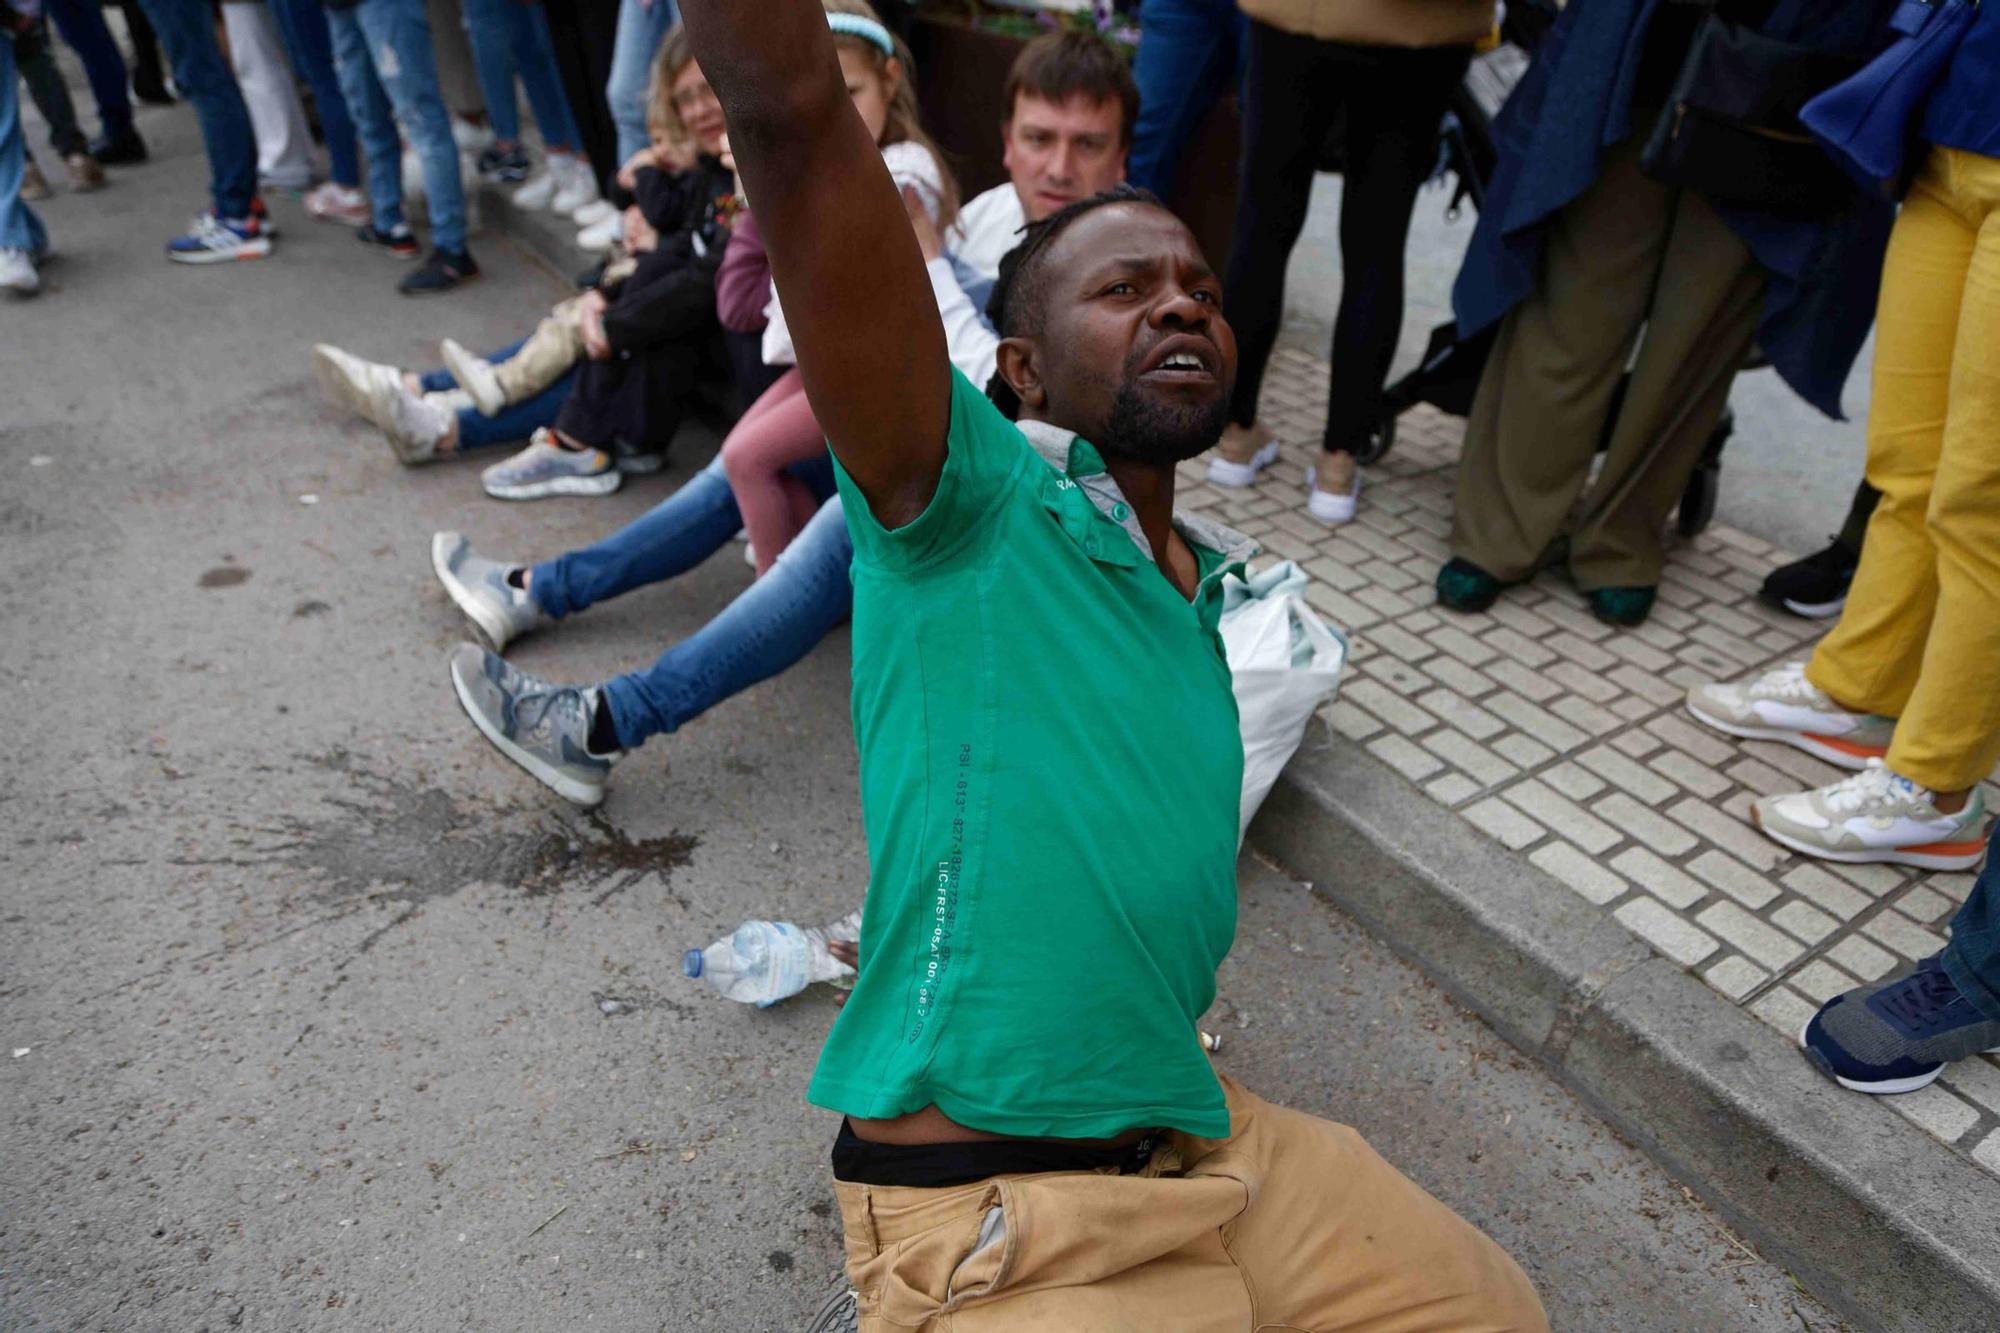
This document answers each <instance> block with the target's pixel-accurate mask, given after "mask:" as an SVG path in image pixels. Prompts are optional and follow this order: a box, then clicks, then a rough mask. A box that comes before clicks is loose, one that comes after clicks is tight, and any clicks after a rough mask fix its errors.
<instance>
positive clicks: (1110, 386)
mask: <svg viewBox="0 0 2000 1333" xmlns="http://www.w3.org/2000/svg"><path fill="white" fill-rule="evenodd" d="M1042 264H1043V267H1042V269H1041V271H1040V272H1039V274H1038V275H1037V279H1038V282H1039V285H1040V290H1041V294H1042V327H1041V330H1040V332H1039V334H1038V335H1037V336H1036V337H1034V338H1033V339H1031V340H1026V341H1029V342H1030V343H1031V344H1032V346H1031V350H1030V352H1029V355H1028V358H1027V364H1026V369H1027V373H1029V374H1030V375H1032V377H1033V379H1034V380H1035V384H1036V389H1037V390H1038V392H1037V394H1036V395H1035V397H1034V398H1031V397H1030V395H1028V394H1023V395H1022V397H1023V401H1024V404H1026V405H1027V406H1028V408H1029V410H1030V411H1031V412H1032V414H1033V415H1034V416H1036V417H1040V418H1042V419H1043V420H1046V421H1050V422H1053V423H1055V424H1057V425H1060V426H1063V427H1065V428H1067V429H1070V430H1074V431H1077V432H1078V433H1079V434H1081V435H1082V436H1083V437H1084V438H1085V439H1087V440H1089V441H1090V442H1091V443H1092V444H1094V445H1096V446H1097V447H1098V448H1099V449H1100V450H1102V451H1103V452H1104V453H1105V454H1107V455H1118V456H1122V457H1126V458H1131V459H1135V460H1137V461H1140V462H1145V463H1152V464H1160V465H1172V464H1173V463H1177V462H1179V461H1180V460H1182V459H1184V458H1193V457H1194V456H1195V455H1196V454H1199V453H1200V452H1202V451H1203V450H1204V449H1207V448H1208V447H1209V446H1211V445H1213V444H1214V443H1215V441H1216V439H1217V438H1218V437H1219V436H1220V435H1221V434H1222V427H1223V425H1224V424H1225V422H1226V421H1227V420H1228V416H1229V391H1230V387H1231V386H1232V385H1233V384H1234V382H1235V379H1236V335H1235V334H1233V333H1232V332H1230V329H1229V324H1228V321H1226V320H1225V319H1223V317H1222V285H1221V284H1220V283H1219V282H1217V281H1216V278H1215V274H1214V272H1213V271H1212V270H1210V268H1209V266H1208V261H1207V260H1206V259H1204V258H1203V257H1202V253H1201V247H1200V246H1199V245H1198V244H1197V243H1196V242H1195V239H1194V236H1193V234H1192V233H1191V232H1189V231H1188V229H1187V228H1186V226H1184V225H1183V224H1182V223H1181V221H1180V219H1179V218H1176V217H1175V216H1174V215H1173V214H1171V213H1169V212H1167V211H1166V210H1165V209H1162V208H1155V207H1152V206H1150V205H1146V204H1111V205H1107V206H1105V207H1102V208H1098V209H1096V210H1094V211H1092V212H1089V213H1086V214H1084V215H1083V216H1082V217H1080V218H1078V219H1077V220H1076V221H1075V222H1072V223H1071V224H1070V225H1069V227H1068V229H1067V230H1065V231H1064V232H1063V233H1062V234H1061V235H1060V236H1058V237H1056V239H1055V240H1054V241H1053V242H1052V243H1051V245H1050V247H1049V250H1048V252H1047V253H1046V254H1045V255H1044V256H1043V257H1042ZM1008 360H1009V361H1012V360H1013V358H1011V357H1010V358H1008ZM1010 378H1012V377H1011V376H1010ZM1016 387H1017V389H1018V387H1019V386H1018V385H1017V386H1016Z"/></svg>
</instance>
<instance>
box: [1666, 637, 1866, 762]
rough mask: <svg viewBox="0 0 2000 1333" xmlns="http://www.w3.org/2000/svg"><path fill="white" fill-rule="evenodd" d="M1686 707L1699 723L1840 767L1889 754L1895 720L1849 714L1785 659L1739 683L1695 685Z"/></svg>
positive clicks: (1801, 667)
mask: <svg viewBox="0 0 2000 1333" xmlns="http://www.w3.org/2000/svg"><path fill="white" fill-rule="evenodd" d="M1687 710H1688V712H1690V713H1692V714H1693V715H1694V720H1695V721H1697V722H1700V723H1701V724H1703V725H1704V726H1709V727H1713V728H1715V729H1716V730H1717V731H1722V732H1727V733H1728V734H1729V735H1731V736H1743V737H1746V738H1748V739H1750V740H1758V741H1777V742H1778V743H1779V744H1781V745H1790V746H1792V747H1794V748H1795V749H1800V750H1804V751H1805V752H1806V753H1807V754H1809V755H1814V756H1816V757H1818V758H1820V759H1824V760H1826V762H1827V763H1829V764H1833V765H1835V766H1837V767H1840V768H1853V769H1860V768H1866V767H1867V766H1868V761H1869V760H1871V759H1881V758H1883V757H1884V756H1886V755H1887V754H1888V753H1889V741H1890V739H1891V738H1892V737H1893V736H1894V735H1895V734H1896V719H1895V718H1893V717H1879V716H1876V715H1875V714H1873V713H1850V712H1848V711H1847V710H1846V709H1845V708H1842V707H1841V706H1840V705H1839V704H1837V703H1835V702H1834V701H1833V700H1832V699H1831V698H1829V697H1828V696H1827V694H1826V692H1825V691H1824V690H1822V689H1820V688H1819V687H1818V686H1816V685H1814V684H1813V683H1812V682H1811V681H1809V680H1807V679H1806V669H1805V664H1804V663H1803V662H1787V663H1786V664H1785V665H1783V666H1781V667H1778V668H1777V669H1776V670H1773V671H1767V672H1765V673H1764V674H1763V675H1761V676H1758V677H1757V678H1756V679H1754V680H1748V681H1744V682H1742V683H1740V684H1720V683H1718V684H1713V685H1697V686H1695V687H1694V688H1693V689H1691V690H1689V691H1688V696H1687Z"/></svg>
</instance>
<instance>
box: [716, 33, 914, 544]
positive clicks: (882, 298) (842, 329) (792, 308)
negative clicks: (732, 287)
mask: <svg viewBox="0 0 2000 1333" xmlns="http://www.w3.org/2000/svg"><path fill="white" fill-rule="evenodd" d="M681 18H682V21H683V22H684V23H685V24H686V26H687V33H688V41H689V43H690V45H691V46H692V47H693V50H694V56H695V60H696V62H697V63H698V64H699V65H700V66H701V71H702V74H703V75H704V76H705V77H706V78H707V79H708V82H709V86H710V87H712V88H713V89H714V90H715V93H716V96H717V97H719V98H720V99H721V101H722V108H723V114H724V115H725V116H726V117H727V119H728V122H729V143H730V146H731V148H732V149H733V151H734V153H735V156H736V165H737V170H738V172H739V173H740V174H741V176H742V180H743V191H744V194H745V195H746V196H747V197H748V198H749V200H750V206H751V207H752V208H753V209H754V210H755V211H756V214H757V226H758V228H759V230H760V231H761V232H762V234H763V237H764V247H765V249H766V250H767V251H768V252H769V254H770V259H771V276H772V278H773V280H774V281H775V282H776V284H777V287H778V291H779V294H780V299H781V300H782V301H783V303H784V307H785V321H786V323H787V325H788V326H789V327H790V329H791V334H792V343H793V346H794V347H796V348H797V350H798V364H799V373H800V375H801V376H802V377H803V378H804V380H805V388H806V398H807V400H808V401H809V402H810V403H811V404H812V409H813V415H814V416H815V417H817V418H818V419H819V423H820V425H821V427H822V428H824V429H825V431H826V435H827V440H828V442H829V443H830V444H832V446H833V451H834V453H835V454H836V455H837V456H838V457H839V459H840V462H841V465H842V466H843V467H845V468H846V469H847V471H848V473H849V474H850V475H851V476H852V477H853V478H854V480H855V481H856V482H857V483H859V485H860V487H861V490H862V493H863V494H864V495H866V496H867V497H868V503H869V506H870V507H871V508H872V509H873V510H874V511H875V517H876V518H877V519H878V520H880V521H881V522H882V523H883V524H884V525H885V526H888V527H899V526H901V525H902V524H904V523H907V522H909V521H910V520H911V519H913V518H915V517H916V516H917V515H918V514H920V513H922V512H923V508H924V506H925V505H926V504H928V503H929V502H930V498H931V495H932V493H933V492H934V491H935V490H936V488H937V480H938V475H939V473H940V472H941V471H942V470H943V468H944V459H945V431H946V429H947V427H948V426H949V424H950V419H951V371H950V363H949V362H948V361H947V360H946V358H945V341H944V330H943V328H942V326H941V325H940V324H939V322H938V313H937V303H936V302H935V300H933V298H932V296H931V286H930V281H929V279H928V278H927V277H926V276H925V274H924V261H923V258H922V256H921V255H920V254H919V253H918V251H917V242H916V239H915V237H914V236H913V235H912V234H911V232H910V226H909V222H908V221H907V219H906V217H905V215H904V212H903V203H902V200H901V199H899V198H898V197H897V193H896V188H895V186H894V185H893V184H892V183H891V182H890V179H889V172H888V169H887V168H886V167H884V166H883V165H882V154H881V152H880V151H879V150H878V149H877V148H876V146H875V145H874V144H873V143H872V142H870V140H869V137H868V131H867V128H866V127H865V126H864V125H863V124H862V123H861V117H860V116H859V115H857V114H856V113H855V111H854V107H853V104H852V103H851V102H850V101H849V100H848V95H847V85H846V81H845V80H844V79H843V78H842V76H841V72H840V64H839V61H838V60H837V59H836V58H835V56H834V48H833V38H832V35H831V33H830V32H829V31H828V29H827V23H826V14H825V11H824V10H822V9H821V8H820V6H819V5H818V4H817V3H815V0H681Z"/></svg>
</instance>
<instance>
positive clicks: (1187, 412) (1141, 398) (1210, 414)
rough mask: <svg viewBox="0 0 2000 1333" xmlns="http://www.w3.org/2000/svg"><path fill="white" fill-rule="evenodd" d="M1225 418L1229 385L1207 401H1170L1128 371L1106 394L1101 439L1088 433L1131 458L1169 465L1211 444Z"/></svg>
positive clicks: (1109, 449) (1099, 444)
mask: <svg viewBox="0 0 2000 1333" xmlns="http://www.w3.org/2000/svg"><path fill="white" fill-rule="evenodd" d="M1228 424H1229V386H1228V385H1226V384H1225V385H1223V386H1222V389H1221V392H1219V393H1217V394H1216V395H1215V397H1214V398H1212V399H1210V400H1209V401H1207V402H1200V403H1186V402H1174V401H1172V400H1169V399H1167V398H1165V397H1163V396H1161V395H1159V394H1154V393H1149V392H1148V391H1147V390H1146V389H1145V388H1144V387H1143V386H1142V385H1140V384H1139V383H1138V382H1137V380H1136V378H1135V377H1128V378H1127V379H1126V381H1125V383H1124V384H1122V385H1121V386H1119V389H1118V393H1117V395H1116V396H1115V397H1114V398H1113V399H1112V400H1111V417H1110V419H1109V420H1108V421H1106V422H1105V425H1104V430H1103V432H1102V435H1103V438H1102V439H1093V440H1092V441H1091V443H1093V444H1095V445H1096V446H1097V447H1098V448H1099V449H1101V450H1103V451H1104V452H1105V453H1110V454H1117V455H1118V456H1119V457H1121V458H1129V459H1131V460H1133V461H1134V462H1138V463H1148V464H1152V465H1154V466H1160V467H1172V466H1173V465H1174V464H1176V463H1180V462H1184V461H1186V460H1187V459H1190V458H1193V457H1195V456H1196V455H1198V454H1201V453H1204V452H1206V451H1207V450H1209V449H1210V448H1213V447H1214V445H1215V442H1216V441H1217V440H1219V439H1221V438H1222V428H1223V427H1224V426H1226V425H1228Z"/></svg>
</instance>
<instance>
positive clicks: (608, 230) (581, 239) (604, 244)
mask: <svg viewBox="0 0 2000 1333" xmlns="http://www.w3.org/2000/svg"><path fill="white" fill-rule="evenodd" d="M624 234H625V219H624V218H622V217H619V216H618V214H617V212H616V211H615V210H614V211H613V212H612V214H611V216H610V217H608V218H606V219H604V220H603V221H602V222H597V223H593V224H592V225H590V226H588V227H585V228H584V229H583V230H582V231H580V232H578V233H577V234H576V243H577V246H578V247H579V248H580V249H584V250H588V251H590V252H591V253H592V254H594V255H601V254H603V253H604V252H605V251H606V250H609V249H610V248H611V247H612V246H614V245H616V244H617V243H618V239H619V237H621V236H623V235H624Z"/></svg>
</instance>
